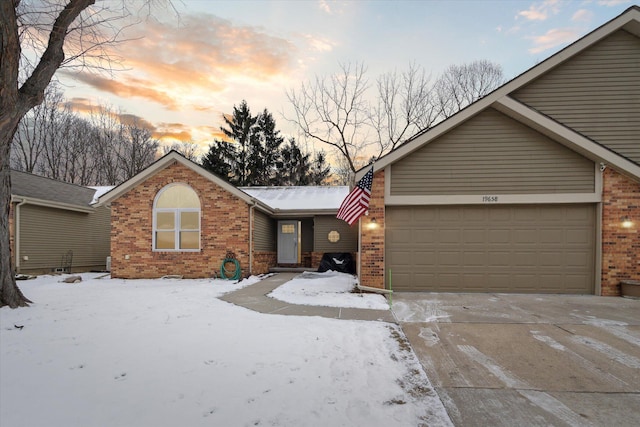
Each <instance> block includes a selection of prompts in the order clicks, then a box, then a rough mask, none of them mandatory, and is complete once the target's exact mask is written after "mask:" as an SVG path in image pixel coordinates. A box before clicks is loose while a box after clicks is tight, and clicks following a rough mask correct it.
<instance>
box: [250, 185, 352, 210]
mask: <svg viewBox="0 0 640 427" xmlns="http://www.w3.org/2000/svg"><path fill="white" fill-rule="evenodd" d="M240 189H241V190H242V191H244V192H245V193H247V194H249V195H250V196H251V197H255V198H256V199H258V200H259V201H261V202H262V203H264V204H266V205H268V206H270V207H272V208H274V209H282V210H314V209H336V210H337V209H338V208H339V207H340V204H341V203H342V201H343V200H344V198H345V197H347V194H349V187H345V186H331V187H328V186H306V187H241V188H240Z"/></svg>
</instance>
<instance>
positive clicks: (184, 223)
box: [180, 212, 200, 230]
mask: <svg viewBox="0 0 640 427" xmlns="http://www.w3.org/2000/svg"><path fill="white" fill-rule="evenodd" d="M198 217H199V215H198V212H180V230H198V229H199V228H200V221H198Z"/></svg>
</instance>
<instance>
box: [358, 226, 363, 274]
mask: <svg viewBox="0 0 640 427" xmlns="http://www.w3.org/2000/svg"><path fill="white" fill-rule="evenodd" d="M361 271H362V217H360V218H358V282H359V283H360V285H362V280H361V276H360V273H361Z"/></svg>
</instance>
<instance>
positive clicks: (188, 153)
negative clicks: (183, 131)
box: [162, 141, 200, 162]
mask: <svg viewBox="0 0 640 427" xmlns="http://www.w3.org/2000/svg"><path fill="white" fill-rule="evenodd" d="M172 150H173V151H177V152H178V153H180V154H182V155H183V156H184V157H186V158H187V159H189V160H191V161H192V162H197V161H198V158H199V157H200V155H199V154H198V152H199V151H200V150H199V147H198V144H196V143H195V142H194V141H180V142H174V143H173V144H171V145H163V146H162V155H163V156H164V155H166V154H169V152H170V151H172Z"/></svg>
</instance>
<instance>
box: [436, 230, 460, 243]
mask: <svg viewBox="0 0 640 427" xmlns="http://www.w3.org/2000/svg"><path fill="white" fill-rule="evenodd" d="M438 242H439V243H445V244H446V243H456V244H457V243H460V230H459V229H451V228H450V229H446V228H445V229H441V230H438Z"/></svg>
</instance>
